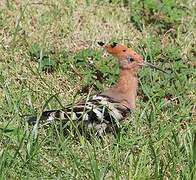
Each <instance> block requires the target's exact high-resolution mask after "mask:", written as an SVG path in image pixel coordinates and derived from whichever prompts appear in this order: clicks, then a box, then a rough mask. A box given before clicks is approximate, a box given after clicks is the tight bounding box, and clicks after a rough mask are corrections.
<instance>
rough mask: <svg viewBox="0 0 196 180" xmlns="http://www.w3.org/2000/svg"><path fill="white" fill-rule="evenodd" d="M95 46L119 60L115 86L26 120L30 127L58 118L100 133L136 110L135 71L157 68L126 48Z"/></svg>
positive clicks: (104, 45) (136, 82)
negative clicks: (70, 105)
mask: <svg viewBox="0 0 196 180" xmlns="http://www.w3.org/2000/svg"><path fill="white" fill-rule="evenodd" d="M98 44H99V45H100V46H102V47H103V48H104V49H105V50H106V51H107V52H108V53H110V54H112V55H113V56H115V57H116V58H117V59H118V63H119V68H120V74H119V79H118V81H117V83H116V84H115V85H114V86H112V87H111V88H109V89H106V90H105V91H103V92H102V93H99V94H97V95H94V96H92V97H90V98H88V99H87V100H84V101H81V102H79V103H77V104H75V105H74V106H73V107H65V108H64V109H60V110H50V111H45V112H43V113H42V114H41V117H40V118H37V116H34V117H31V118H29V120H28V123H29V124H35V123H36V122H37V121H39V122H40V121H42V122H46V123H47V122H52V121H54V120H58V119H60V120H65V122H66V121H68V120H70V119H71V120H73V121H80V122H81V121H82V122H85V124H87V125H88V126H90V127H92V126H93V127H95V129H96V130H97V131H103V130H106V129H107V128H111V126H116V125H117V124H118V123H119V122H120V121H121V120H123V119H125V118H126V117H127V116H128V114H129V112H130V111H131V110H132V109H134V108H135V101H136V96H137V87H138V77H137V72H138V69H139V68H140V67H142V66H150V67H153V68H157V67H155V66H154V65H152V64H150V63H147V62H145V61H144V60H143V58H142V56H140V55H139V54H137V53H136V52H134V51H133V50H132V49H130V48H128V47H127V46H124V45H121V44H118V43H112V44H105V43H103V42H98ZM157 69H159V68H157ZM159 70H161V69H159ZM161 71H163V70H161ZM163 72H164V71H163Z"/></svg>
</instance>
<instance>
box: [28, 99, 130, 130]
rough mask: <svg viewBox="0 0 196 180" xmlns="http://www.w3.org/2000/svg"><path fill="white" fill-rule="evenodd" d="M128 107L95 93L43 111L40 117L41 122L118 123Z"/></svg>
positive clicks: (125, 114) (30, 120)
mask: <svg viewBox="0 0 196 180" xmlns="http://www.w3.org/2000/svg"><path fill="white" fill-rule="evenodd" d="M129 112H130V109H129V108H127V107H126V106H124V105H122V104H120V103H119V102H117V101H115V100H114V99H112V98H111V97H108V96H103V95H95V96H93V97H91V98H89V99H88V100H86V101H82V102H80V103H78V104H76V105H75V106H73V107H67V108H65V109H61V110H51V111H45V112H43V113H42V115H41V117H40V121H42V122H46V123H47V122H51V121H54V120H57V119H62V120H73V121H84V122H86V123H87V124H89V125H96V126H97V125H100V124H103V123H104V124H106V125H107V124H118V122H119V121H120V120H122V119H124V118H125V117H126V116H127V114H128V113H129ZM36 120H37V117H31V118H30V119H29V121H28V122H29V123H30V124H35V123H36Z"/></svg>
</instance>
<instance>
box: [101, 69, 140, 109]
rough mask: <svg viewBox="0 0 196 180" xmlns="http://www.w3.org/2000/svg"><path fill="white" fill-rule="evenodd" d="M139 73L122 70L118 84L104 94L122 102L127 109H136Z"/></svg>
mask: <svg viewBox="0 0 196 180" xmlns="http://www.w3.org/2000/svg"><path fill="white" fill-rule="evenodd" d="M137 87H138V78H137V73H136V72H133V71H130V70H128V69H120V74H119V79H118V81H117V83H116V84H115V85H114V86H113V87H111V88H110V89H108V90H106V91H105V92H104V93H103V94H105V95H109V96H112V97H113V98H114V99H117V100H119V101H122V102H123V103H124V104H125V105H126V106H127V107H129V108H131V109H134V108H135V102H136V96H137Z"/></svg>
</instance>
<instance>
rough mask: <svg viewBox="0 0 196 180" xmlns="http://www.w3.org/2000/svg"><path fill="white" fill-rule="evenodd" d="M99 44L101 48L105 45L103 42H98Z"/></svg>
mask: <svg viewBox="0 0 196 180" xmlns="http://www.w3.org/2000/svg"><path fill="white" fill-rule="evenodd" d="M97 44H99V45H100V46H103V45H104V44H105V43H104V42H102V41H99V42H97Z"/></svg>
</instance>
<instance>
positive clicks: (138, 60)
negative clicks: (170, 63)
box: [98, 42, 165, 72]
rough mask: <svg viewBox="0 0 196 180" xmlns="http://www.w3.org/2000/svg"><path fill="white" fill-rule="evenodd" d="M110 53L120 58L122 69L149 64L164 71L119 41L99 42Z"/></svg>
mask: <svg viewBox="0 0 196 180" xmlns="http://www.w3.org/2000/svg"><path fill="white" fill-rule="evenodd" d="M98 44H99V45H100V46H102V47H103V48H104V49H105V50H106V51H107V52H108V53H109V54H112V55H113V56H115V57H116V58H117V59H118V62H119V66H120V68H121V69H127V70H131V71H137V70H138V69H139V68H140V67H142V66H149V67H151V68H155V69H158V70H160V71H162V72H165V71H163V70H162V69H160V68H158V67H156V66H154V65H153V64H150V63H148V62H146V61H144V59H143V57H142V56H140V55H139V54H137V53H136V52H135V51H133V50H132V49H131V48H128V47H127V46H125V45H122V44H118V43H115V42H113V43H111V44H105V43H103V42H98Z"/></svg>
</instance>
